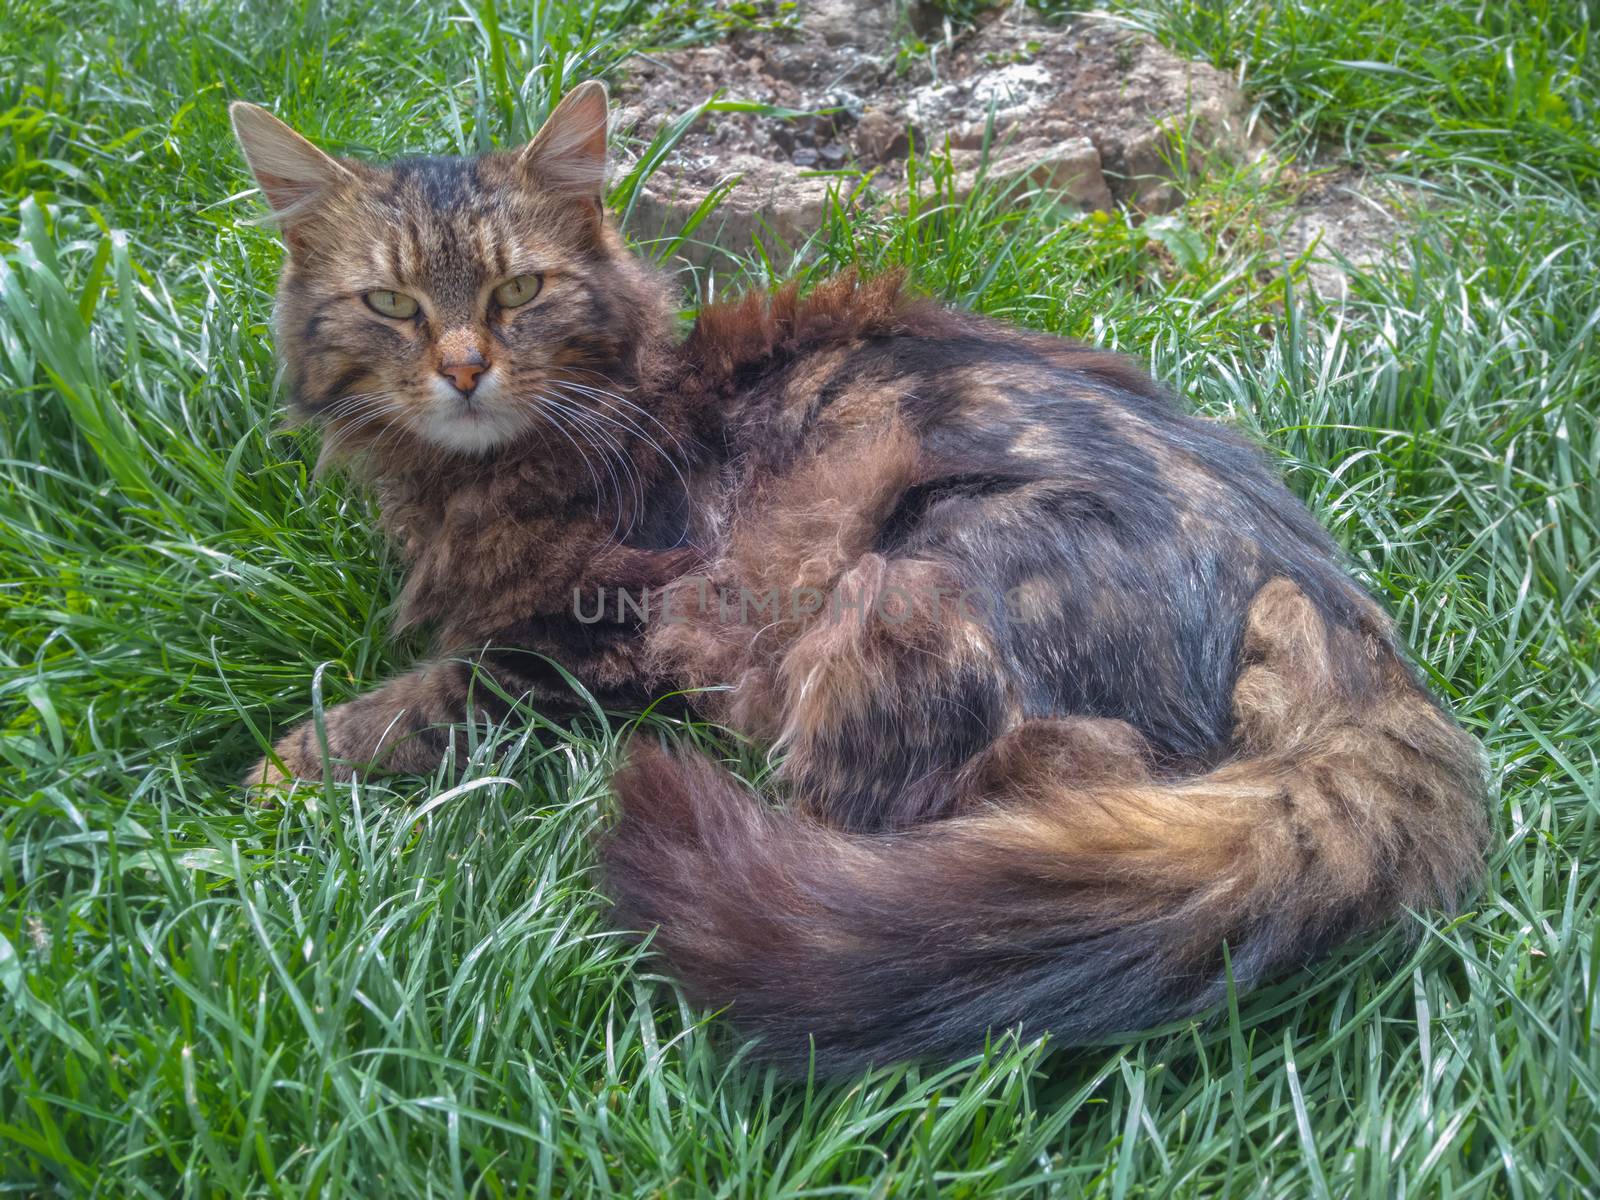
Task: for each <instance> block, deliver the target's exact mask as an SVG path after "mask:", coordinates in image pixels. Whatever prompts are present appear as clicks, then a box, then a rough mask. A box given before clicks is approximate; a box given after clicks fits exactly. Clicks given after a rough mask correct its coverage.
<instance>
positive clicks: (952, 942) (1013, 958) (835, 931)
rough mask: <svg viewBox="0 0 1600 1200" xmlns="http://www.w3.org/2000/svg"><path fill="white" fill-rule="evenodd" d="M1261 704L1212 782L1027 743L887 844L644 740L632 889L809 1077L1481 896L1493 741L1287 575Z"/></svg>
mask: <svg viewBox="0 0 1600 1200" xmlns="http://www.w3.org/2000/svg"><path fill="white" fill-rule="evenodd" d="M1234 709H1235V717H1236V720H1237V738H1238V755H1237V757H1236V758H1235V759H1234V760H1233V761H1231V762H1229V763H1227V764H1226V765H1223V766H1221V767H1219V768H1217V769H1216V770H1213V771H1211V772H1209V773H1208V774H1205V775H1201V776H1198V777H1193V778H1188V779H1182V780H1177V781H1158V780H1153V779H1150V778H1149V777H1147V776H1144V775H1143V772H1141V771H1138V770H1134V771H1130V775H1131V776H1132V777H1133V778H1132V779H1131V781H1128V782H1122V783H1115V782H1112V781H1109V780H1107V781H1103V782H1101V781H1095V780H1090V781H1089V782H1087V783H1085V782H1083V781H1079V782H1075V783H1068V782H1064V781H1063V780H1062V778H1061V775H1060V773H1059V771H1057V770H1056V769H1055V766H1053V764H1052V763H1051V761H1050V758H1051V755H1050V753H1049V752H1048V750H1047V749H1045V748H1041V749H1040V750H1039V751H1038V752H1037V753H1032V752H1026V751H1025V745H1024V744H1019V745H1014V746H1013V747H1012V749H1011V751H1010V752H1009V753H1008V754H1007V755H1005V756H1004V760H1003V761H1002V762H1000V763H999V766H998V769H993V768H994V764H990V767H991V769H986V770H985V771H983V772H980V773H979V774H978V775H977V776H975V796H974V802H973V804H972V806H971V807H970V808H969V809H968V810H967V811H966V813H965V815H961V816H957V817H953V818H950V819H948V820H944V821H940V822H936V823H933V824H929V825H925V826H921V827H918V828H915V829H912V830H908V831H905V832H897V833H891V834H879V835H858V834H849V833H844V832H841V831H839V830H836V829H832V828H828V827H825V826H823V825H821V824H818V823H817V822H815V821H812V820H811V819H809V818H807V817H806V816H804V815H803V814H801V813H797V812H792V811H782V810H779V809H777V808H774V807H773V806H772V805H771V804H769V803H768V802H766V801H765V800H763V799H762V798H761V797H759V796H757V795H755V794H754V793H752V792H751V790H750V789H749V788H748V787H747V786H746V785H744V784H743V783H741V782H740V781H739V780H738V779H737V778H736V777H735V776H733V775H732V774H730V773H729V772H727V771H726V770H724V769H723V768H722V767H721V766H719V765H717V764H716V763H714V762H712V761H711V760H709V759H707V758H705V757H703V756H701V755H698V754H692V753H679V754H669V753H667V752H665V751H663V750H660V749H657V748H654V747H638V748H636V749H635V750H634V751H633V753H632V755H631V756H630V759H629V762H628V763H627V765H626V766H625V767H624V769H623V770H622V771H621V772H620V773H619V774H618V776H617V779H616V789H617V793H618V796H619V798H620V801H621V806H622V814H621V818H620V820H619V822H618V825H617V827H616V828H615V830H614V832H613V833H612V834H611V835H610V838H609V840H608V842H607V845H606V847H605V864H606V872H607V878H608V881H609V885H610V889H611V892H612V895H613V897H614V898H615V900H616V903H617V906H618V909H619V915H620V919H621V920H622V922H623V923H624V924H626V925H627V926H628V927H630V928H634V929H640V930H649V929H656V930H657V932H656V934H655V940H654V943H653V944H654V947H655V949H656V950H657V951H659V952H660V953H661V954H662V955H664V956H665V958H666V960H667V963H668V965H669V967H670V969H671V971H672V972H673V973H674V974H675V975H676V976H677V977H678V978H679V979H681V980H682V981H683V983H684V985H685V987H686V988H687V990H688V991H689V993H690V994H691V996H692V997H693V998H694V999H696V1000H698V1001H700V1002H704V1003H707V1004H715V1005H721V1004H728V1005H730V1013H731V1016H732V1017H733V1018H734V1020H735V1021H736V1022H738V1024H739V1025H740V1026H741V1027H742V1028H743V1029H744V1030H746V1031H747V1032H749V1033H751V1034H754V1035H757V1036H758V1037H759V1038H760V1040H761V1052H762V1053H763V1054H764V1055H766V1056H767V1057H768V1058H770V1059H773V1060H776V1061H779V1062H781V1063H783V1064H785V1065H786V1066H788V1067H789V1068H790V1069H796V1070H804V1069H805V1068H806V1064H807V1062H808V1061H809V1060H810V1058H811V1055H812V1053H813V1046H814V1054H815V1062H816V1064H817V1067H818V1069H819V1070H822V1071H826V1072H838V1071H844V1070H848V1069H852V1068H855V1067H857V1066H859V1065H861V1064H864V1063H867V1062H872V1061H876V1062H887V1061H891V1060H895V1059H902V1058H908V1057H918V1056H923V1055H935V1056H941V1057H951V1056H956V1055H960V1054H964V1053H968V1052H971V1051H974V1050H977V1049H980V1048H981V1046H982V1042H983V1039H984V1036H985V1034H986V1032H989V1031H993V1032H994V1033H995V1034H999V1033H1000V1032H1001V1031H1002V1030H1004V1029H1006V1028H1009V1027H1013V1026H1020V1027H1021V1028H1022V1030H1023V1033H1024V1034H1025V1035H1033V1034H1038V1033H1043V1032H1046V1031H1048V1032H1050V1033H1051V1034H1053V1035H1054V1037H1055V1038H1056V1039H1058V1040H1059V1041H1061V1042H1064V1043H1069V1044H1070V1043H1073V1042H1077V1041H1083V1040H1087V1039H1093V1038H1097V1037H1101V1036H1104V1035H1108V1034H1112V1033H1117V1032H1125V1031H1132V1030H1137V1029H1142V1028H1147V1027H1150V1026H1152V1025H1155V1024H1159V1023H1162V1022H1164V1021H1168V1020H1172V1019H1175V1018H1179V1017H1182V1016H1185V1015H1188V1014H1191V1013H1195V1012H1197V1011H1199V1010H1201V1009H1203V1008H1205V1007H1207V1006H1209V1005H1211V1004H1212V1003H1214V1002H1215V1001H1217V1000H1218V999H1220V998H1221V997H1222V996H1223V995H1224V993H1225V988H1226V980H1227V975H1226V971H1225V966H1224V959H1223V945H1224V943H1225V942H1226V944H1227V947H1228V950H1229V954H1230V957H1231V967H1232V973H1233V977H1234V979H1235V981H1236V983H1237V985H1238V987H1239V988H1240V989H1241V990H1243V989H1245V988H1248V987H1250V986H1252V985H1254V984H1255V983H1257V982H1258V981H1260V980H1262V979H1263V978H1264V977H1266V976H1268V975H1270V974H1272V973H1274V972H1277V971H1280V970H1283V969H1286V968H1290V967H1293V966H1296V965H1299V964H1301V963H1303V962H1305V961H1307V960H1308V959H1310V958H1311V957H1313V956H1314V955H1316V954H1318V953H1320V952H1322V951H1324V950H1326V949H1328V948H1329V947H1331V945H1332V944H1334V943H1335V942H1337V941H1338V940H1340V939H1342V938H1344V937H1346V936H1348V935H1350V934H1352V933H1354V932H1357V931H1359V930H1361V929H1365V928H1370V927H1372V926H1374V925H1376V924H1379V923H1381V922H1383V921H1385V920H1388V919H1390V918H1392V917H1394V916H1396V915H1398V914H1401V913H1403V912H1404V911H1405V910H1407V909H1425V908H1429V907H1434V906H1450V905H1452V904H1454V903H1456V902H1458V900H1459V899H1460V896H1461V893H1462V892H1463V890H1464V889H1465V888H1466V887H1468V886H1470V884H1471V883H1472V881H1473V880H1474V879H1475V878H1476V876H1477V873H1478V871H1479V864H1480V861H1481V856H1482V851H1483V845H1484V837H1485V811H1484V802H1483V795H1484V781H1483V774H1482V767H1481V761H1480V754H1479V752H1478V750H1477V747H1476V745H1475V743H1473V742H1472V741H1471V740H1470V739H1469V738H1467V737H1466V736H1465V735H1464V734H1463V733H1462V732H1461V731H1460V730H1459V729H1457V728H1456V726H1455V725H1454V724H1453V723H1452V722H1451V721H1450V720H1449V718H1448V717H1446V716H1444V715H1443V714H1442V713H1440V712H1439V710H1438V709H1437V708H1436V707H1435V706H1434V705H1433V704H1432V703H1431V702H1430V701H1429V700H1428V698H1427V697H1426V696H1425V695H1424V694H1423V693H1422V692H1421V690H1420V689H1419V688H1418V687H1417V686H1416V685H1415V684H1414V683H1413V682H1412V680H1411V678H1410V675H1409V672H1408V671H1407V670H1406V669H1405V668H1404V667H1403V666H1402V665H1401V664H1400V662H1399V660H1398V659H1397V658H1396V657H1395V656H1394V654H1393V651H1392V650H1391V649H1390V647H1389V644H1388V641H1387V639H1386V637H1384V636H1382V634H1381V633H1377V634H1375V633H1374V632H1373V630H1371V629H1368V630H1366V631H1358V630H1351V631H1330V630H1329V629H1328V628H1327V627H1326V626H1325V625H1324V623H1323V622H1322V621H1321V619H1320V618H1319V617H1318V616H1317V614H1316V612H1315V610H1314V609H1313V608H1312V607H1311V605H1310V603H1309V602H1308V601H1306V600H1305V598H1304V597H1303V596H1302V595H1301V594H1300V592H1299V591H1298V590H1297V589H1296V588H1294V587H1293V586H1292V585H1290V584H1288V583H1286V582H1282V581H1279V582H1275V583H1273V584H1271V585H1269V586H1268V588H1267V589H1266V590H1264V591H1263V593H1262V595H1261V596H1260V597H1258V599H1257V600H1256V602H1255V603H1254V604H1253V606H1252V609H1251V614H1250V624H1249V628H1248V630H1247V634H1246V640H1245V662H1244V665H1243V668H1242V670H1241V674H1240V676H1239V681H1238V684H1237V688H1236V692H1235V696H1234ZM1036 724H1038V725H1042V724H1043V723H1036ZM1044 732H1046V733H1047V732H1048V731H1047V730H1046V731H1044ZM1047 741H1048V739H1047V738H1045V739H1044V741H1043V742H1041V747H1043V746H1044V743H1045V742H1047ZM980 783H981V786H979V785H980Z"/></svg>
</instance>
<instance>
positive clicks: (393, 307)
mask: <svg viewBox="0 0 1600 1200" xmlns="http://www.w3.org/2000/svg"><path fill="white" fill-rule="evenodd" d="M362 299H363V300H365V301H366V302H367V307H368V308H370V309H371V310H372V311H373V312H375V313H378V314H379V315H380V316H385V317H393V318H394V319H395V320H396V321H404V320H407V319H409V318H411V317H414V316H416V315H417V302H416V301H415V300H413V299H412V298H411V297H410V296H408V295H406V294H405V293H404V292H391V291H390V290H389V289H388V288H376V289H374V290H373V291H370V292H368V293H366V294H365V295H364V296H362Z"/></svg>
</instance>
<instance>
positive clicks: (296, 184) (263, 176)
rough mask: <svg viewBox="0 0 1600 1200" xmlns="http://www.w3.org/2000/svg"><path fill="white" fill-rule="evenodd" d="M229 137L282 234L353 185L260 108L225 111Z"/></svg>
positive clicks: (239, 104) (340, 167) (332, 162)
mask: <svg viewBox="0 0 1600 1200" xmlns="http://www.w3.org/2000/svg"><path fill="white" fill-rule="evenodd" d="M228 115H229V116H230V117H231V118H232V119H233V135H234V137H236V138H238V139H239V148H240V149H241V150H243V151H244V157H245V161H246V162H247V163H249V164H250V173H251V174H252V175H254V176H255V177H256V182H257V183H258V184H260V185H261V194H262V196H264V197H265V198H266V201H267V204H268V205H269V206H270V207H271V208H272V218H273V220H274V221H276V222H277V223H278V224H279V225H280V226H281V227H282V228H283V229H284V231H285V233H289V232H292V230H293V228H294V226H295V223H296V222H297V221H298V220H299V219H300V218H301V217H303V216H304V215H305V214H306V212H307V211H308V210H309V209H311V208H312V207H314V206H315V205H316V203H317V201H318V200H320V199H321V198H322V197H323V196H325V195H326V194H327V193H329V192H330V191H333V190H334V189H336V188H338V187H341V186H342V185H344V184H347V183H351V182H353V181H354V180H355V175H354V174H353V173H352V172H351V170H350V168H349V167H346V166H345V165H344V164H343V163H341V162H340V161H339V160H338V159H336V158H334V157H333V156H332V155H331V154H324V153H323V152H322V151H321V150H318V149H317V148H316V147H315V146H313V145H312V144H311V143H310V142H308V141H306V139H305V138H303V137H301V136H300V135H299V134H298V133H296V132H295V131H294V130H292V129H290V128H289V127H288V126H287V125H285V124H284V123H283V122H282V121H280V120H278V118H277V117H275V116H273V115H272V114H271V113H269V112H268V111H267V110H266V109H264V108H262V107H260V106H259V105H255V104H247V103H246V102H245V101H243V100H235V101H234V102H233V103H232V104H230V105H229V106H228Z"/></svg>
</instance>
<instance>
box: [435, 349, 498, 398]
mask: <svg viewBox="0 0 1600 1200" xmlns="http://www.w3.org/2000/svg"><path fill="white" fill-rule="evenodd" d="M488 369H489V364H488V363H487V362H486V361H485V360H484V357H483V355H481V354H479V353H478V352H477V351H476V350H473V351H471V352H470V353H467V354H464V355H462V356H461V357H460V358H457V359H454V360H453V361H451V362H447V363H442V364H440V366H439V374H441V375H443V376H444V377H445V378H446V379H448V380H449V381H450V382H451V383H453V384H455V385H456V391H458V392H460V393H461V394H462V395H463V396H470V395H472V389H473V388H475V387H477V386H478V376H480V375H482V374H483V373H484V372H485V371H487V370H488Z"/></svg>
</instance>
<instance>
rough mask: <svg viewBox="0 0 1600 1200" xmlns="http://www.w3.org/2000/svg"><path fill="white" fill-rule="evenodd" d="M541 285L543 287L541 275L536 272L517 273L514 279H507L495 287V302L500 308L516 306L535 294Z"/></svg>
mask: <svg viewBox="0 0 1600 1200" xmlns="http://www.w3.org/2000/svg"><path fill="white" fill-rule="evenodd" d="M542 287H544V276H543V275H540V274H537V273H536V274H533V275H518V276H517V277H516V278H515V279H508V280H506V282H504V283H502V284H501V285H500V286H499V287H497V288H495V290H494V298H495V303H497V304H498V305H500V307H501V308H517V307H519V306H520V305H523V304H526V303H527V302H528V301H529V300H532V299H533V298H534V297H535V296H537V295H538V294H539V289H540V288H542Z"/></svg>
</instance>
